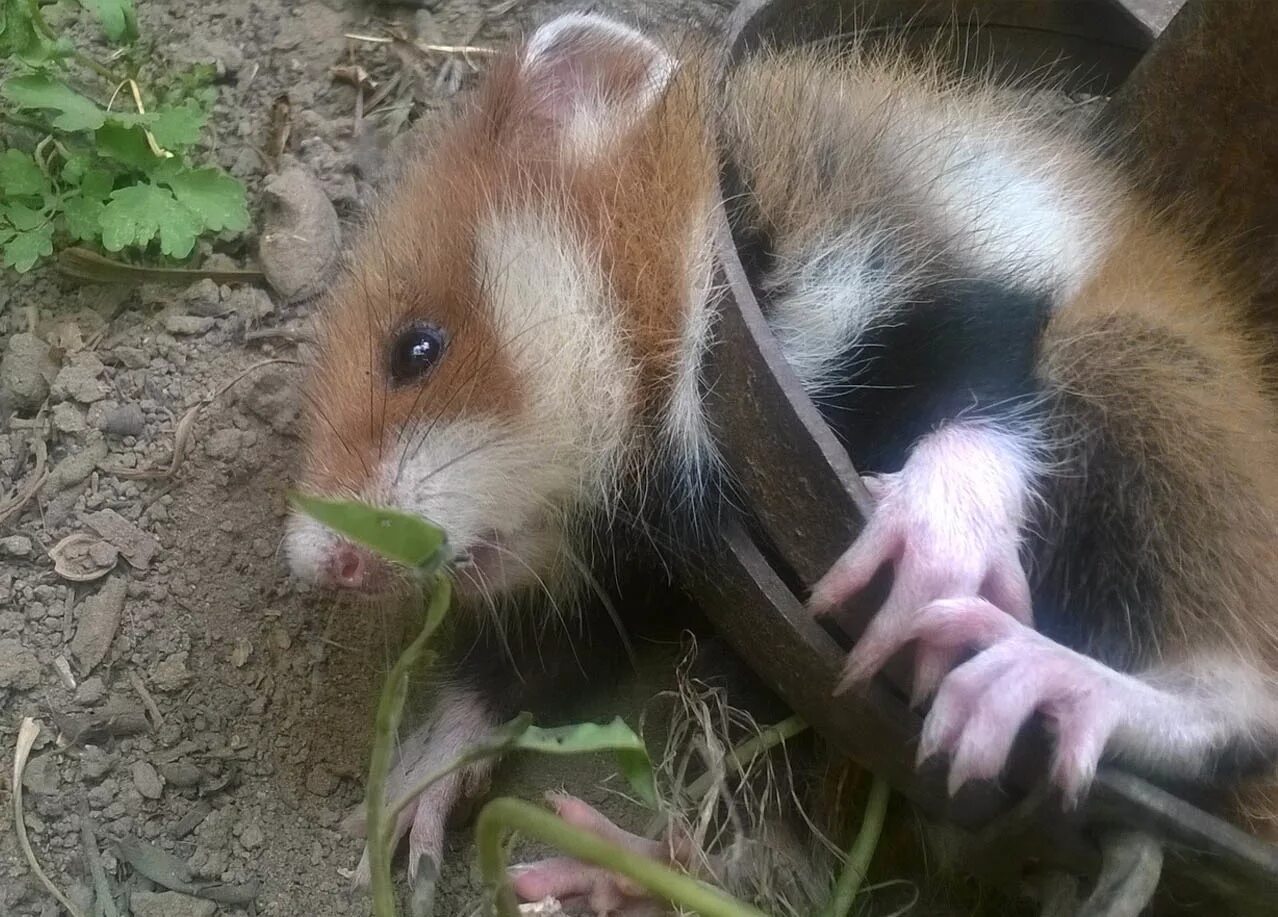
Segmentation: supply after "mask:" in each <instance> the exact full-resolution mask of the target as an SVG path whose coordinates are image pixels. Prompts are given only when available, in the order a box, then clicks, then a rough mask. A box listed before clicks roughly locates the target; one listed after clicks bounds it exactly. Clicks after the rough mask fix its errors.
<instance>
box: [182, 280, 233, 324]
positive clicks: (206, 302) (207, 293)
mask: <svg viewBox="0 0 1278 917" xmlns="http://www.w3.org/2000/svg"><path fill="white" fill-rule="evenodd" d="M178 301H179V303H180V304H181V306H182V308H183V309H184V310H185V311H186V312H187V313H188V314H190V315H199V316H203V317H204V318H217V317H218V316H221V315H226V314H227V313H228V312H230V311H231V306H229V305H227V304H226V303H224V302H222V291H221V290H219V289H218V285H217V284H216V283H214V282H213V281H212V280H210V279H208V278H207V277H206V278H204V279H203V280H200V281H197V282H195V283H193V284H191V285H190V286H189V287H187V288H186V291H185V292H183V293H182V296H181V298H180V299H179V300H178Z"/></svg>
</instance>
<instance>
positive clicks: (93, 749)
mask: <svg viewBox="0 0 1278 917" xmlns="http://www.w3.org/2000/svg"><path fill="white" fill-rule="evenodd" d="M114 768H115V755H113V754H110V753H108V752H107V751H106V750H105V749H103V748H101V747H100V746H97V745H86V746H84V750H83V751H82V752H80V777H81V779H83V780H87V781H89V782H90V783H99V782H101V780H102V779H103V778H104V777H106V775H107V774H109V773H111V771H112V770H113V769H114Z"/></svg>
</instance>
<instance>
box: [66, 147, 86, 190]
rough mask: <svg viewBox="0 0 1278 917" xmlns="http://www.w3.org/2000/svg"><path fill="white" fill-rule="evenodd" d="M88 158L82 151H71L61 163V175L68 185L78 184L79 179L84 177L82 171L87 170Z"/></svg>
mask: <svg viewBox="0 0 1278 917" xmlns="http://www.w3.org/2000/svg"><path fill="white" fill-rule="evenodd" d="M89 165H90V160H89V157H88V156H85V155H84V154H83V153H72V154H71V155H70V156H68V157H67V158H66V161H65V162H63V163H62V172H61V173H60V174H61V177H62V180H63V181H64V182H66V183H67V184H68V185H78V184H80V180H81V179H82V178H84V173H85V172H88V171H89Z"/></svg>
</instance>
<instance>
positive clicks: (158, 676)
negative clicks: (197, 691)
mask: <svg viewBox="0 0 1278 917" xmlns="http://www.w3.org/2000/svg"><path fill="white" fill-rule="evenodd" d="M186 659H187V651H186V650H182V651H181V652H177V653H174V654H173V655H171V656H167V657H165V658H164V659H161V660H160V662H159V663H158V664H157V665H156V667H155V669H154V670H153V671H152V672H151V686H152V687H154V688H155V690H157V691H163V692H165V693H167V692H169V691H177V690H180V689H181V688H184V687H186V684H187V682H189V681H190V680H191V672H190V670H189V669H187V667H186Z"/></svg>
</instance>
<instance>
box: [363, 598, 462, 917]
mask: <svg viewBox="0 0 1278 917" xmlns="http://www.w3.org/2000/svg"><path fill="white" fill-rule="evenodd" d="M451 598H452V584H451V583H450V581H449V579H448V577H446V576H444V575H443V574H436V575H435V578H434V581H433V582H432V583H431V596H430V605H429V606H428V607H427V610H426V623H425V624H423V625H422V629H421V633H419V634H418V635H417V637H416V638H415V639H414V640H413V642H412V643H410V644H409V645H408V648H407V649H405V650H404V652H402V653H401V654H400V656H399V658H398V659H397V660H395V664H394V665H393V666H391V670H390V674H389V675H387V676H386V684H385V685H384V686H383V687H382V695H381V697H380V698H379V699H378V702H377V718H376V721H375V726H374V733H373V751H372V754H371V755H370V760H369V763H368V801H367V808H368V814H367V822H368V825H367V827H368V837H369V845H368V865H369V871H370V876H371V879H370V884H371V886H372V893H373V913H374V914H375V915H376V917H395V888H394V885H393V883H392V882H391V850H390V845H389V844H384V843H380V842H379V841H380V839H381V838H382V837H383V836H385V834H386V832H387V829H386V828H385V827H384V826H383V822H384V821H385V819H386V811H385V805H386V799H385V797H386V777H387V774H388V773H389V771H390V759H391V750H392V749H393V748H394V745H395V742H394V738H395V734H396V731H397V730H398V729H399V720H400V717H401V716H402V714H403V712H404V698H405V697H406V696H407V694H408V676H409V673H410V672H412V670H413V669H414V668H416V667H417V665H418V663H419V662H420V661H421V657H422V654H423V652H424V651H425V649H426V644H427V643H428V642H429V641H430V638H431V635H432V634H434V633H435V630H436V629H437V628H438V627H439V625H440V622H442V621H443V620H444V614H445V613H446V612H447V611H448V603H449V601H450V599H451Z"/></svg>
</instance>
